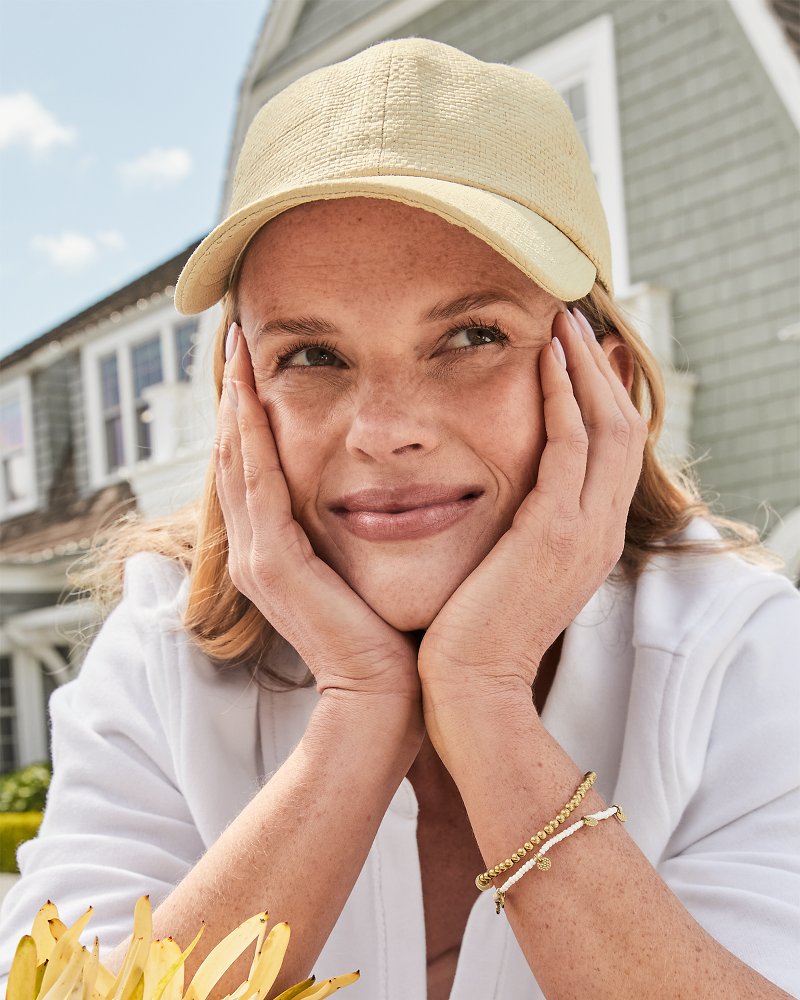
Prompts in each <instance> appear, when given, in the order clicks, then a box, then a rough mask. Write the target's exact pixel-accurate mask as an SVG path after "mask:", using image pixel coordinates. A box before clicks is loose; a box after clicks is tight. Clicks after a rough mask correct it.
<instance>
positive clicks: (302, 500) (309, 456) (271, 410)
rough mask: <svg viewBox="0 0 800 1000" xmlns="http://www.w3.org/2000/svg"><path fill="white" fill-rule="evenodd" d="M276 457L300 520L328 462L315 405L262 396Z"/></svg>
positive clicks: (313, 495)
mask: <svg viewBox="0 0 800 1000" xmlns="http://www.w3.org/2000/svg"><path fill="white" fill-rule="evenodd" d="M259 397H260V398H261V402H262V405H264V407H265V409H266V411H267V413H268V415H269V419H270V425H271V427H272V433H273V436H274V438H275V445H276V447H277V449H278V458H279V459H280V463H281V468H282V470H283V474H284V477H285V479H286V485H287V486H288V488H289V496H290V497H291V501H292V513H293V514H294V516H295V518H297V520H299V521H300V522H301V523H302V521H303V511H304V510H305V509H306V508H307V507H308V505H309V503H312V504H313V502H314V500H315V498H316V495H317V491H318V489H319V484H320V481H321V478H322V471H323V468H324V466H325V464H326V461H327V451H326V442H327V441H328V439H329V438H328V435H327V434H326V433H325V427H324V416H323V415H322V414H321V413H320V412H319V408H318V407H314V406H312V405H305V406H303V405H298V402H299V401H298V400H297V399H292V398H288V399H287V398H283V397H276V398H273V399H269V398H267V399H265V398H264V397H263V396H262V394H261V393H260V392H259Z"/></svg>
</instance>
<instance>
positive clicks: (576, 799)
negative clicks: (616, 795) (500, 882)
mask: <svg viewBox="0 0 800 1000" xmlns="http://www.w3.org/2000/svg"><path fill="white" fill-rule="evenodd" d="M596 778H597V775H596V774H595V773H594V771H587V772H586V774H584V776H583V781H582V782H581V783H580V784H579V785H578V787H577V788H576V789H575V794H574V795H573V796H572V798H571V799H570V800H569V802H567V804H566V805H565V806H564V808H563V809H562V810H561V812H560V813H559V814H558V815H557V816H556V817H555V818H554V819H551V820H550V822H549V823H545V825H544V828H543V829H541V830H539V832H538V833H537V834H536V836H535V837H531V839H530V840H526V841H525V843H524V844H523V845H522V847H520V848H518V849H517V850H516V851H514V853H513V854H512V855H511V857H510V858H506V860H505V861H501V862H500V864H499V865H495V866H494V868H489V869H488V871H485V872H482V873H481V874H480V875H478V876H477V877H476V879H475V885H477V887H478V888H479V889H480V890H481V892H485V891H486V890H487V889H491V888H492V879H493V878H497V876H498V875H502V874H503V872H505V871H508V869H509V868H511V867H512V866H513V865H514V864H516V862H517V861H519V860H520V859H522V858H524V857H525V855H526V854H527V853H528V852H529V851H533V850H535V849H536V847H538V845H539V844H541V843H542V841H543V840H544V839H545V838H546V837H547V836H549V835H550V834H551V833H552V832H553V831H554V830H555V829H556V828H557V827H558V826H560V825H561V823H563V822H564V821H565V820H566V818H567V817H568V816H569V814H570V813H571V812H572V810H573V809H575V808H577V806H578V805H579V804H580V802H581V801H582V800H583V798H584V796H585V795H586V793H587V792H588V791H589V789H590V788H591V787H592V785H593V784H594V782H595V779H596Z"/></svg>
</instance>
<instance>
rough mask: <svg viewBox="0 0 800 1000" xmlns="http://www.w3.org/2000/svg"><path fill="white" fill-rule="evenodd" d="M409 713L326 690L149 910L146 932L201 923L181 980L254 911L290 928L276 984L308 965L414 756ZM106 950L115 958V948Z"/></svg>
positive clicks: (294, 978) (234, 979)
mask: <svg viewBox="0 0 800 1000" xmlns="http://www.w3.org/2000/svg"><path fill="white" fill-rule="evenodd" d="M415 712H416V714H417V716H418V714H419V710H418V709H416V708H414V707H413V706H411V704H410V703H409V707H408V709H407V710H406V709H405V708H404V707H402V706H398V704H396V703H395V702H392V703H391V704H389V703H388V700H387V699H382V698H379V697H374V698H373V697H358V698H356V697H347V698H342V697H341V696H339V695H333V696H331V697H328V696H327V695H325V696H323V698H322V699H321V700H320V702H319V704H318V705H317V707H316V709H315V711H314V713H313V715H312V717H311V719H310V721H309V725H308V728H307V730H306V732H305V734H304V736H303V738H302V740H301V741H300V743H299V744H298V746H297V747H296V748H295V750H294V752H293V753H292V754H291V756H290V757H289V758H288V759H287V760H286V761H285V763H284V764H283V765H282V767H281V768H280V769H279V770H278V771H277V772H276V773H275V774H274V775H273V776H272V778H270V780H269V781H268V783H267V784H266V785H265V786H264V787H263V788H262V789H261V790H260V791H259V792H258V793H257V794H256V795H255V796H254V798H253V799H252V800H251V802H250V803H249V804H248V805H247V807H246V808H245V809H244V810H243V811H242V812H241V813H240V814H239V816H237V817H236V819H235V820H234V821H233V822H232V823H231V824H230V826H228V827H227V829H226V830H225V831H224V832H223V834H222V835H221V836H220V837H219V839H218V840H217V841H216V842H215V843H214V844H213V845H212V846H211V847H210V848H209V850H208V851H207V852H206V854H205V855H204V856H203V857H202V858H201V859H200V860H199V861H198V863H197V864H196V865H195V867H194V868H193V869H192V870H191V871H190V872H189V874H188V875H187V876H186V877H185V878H184V879H183V880H182V881H181V883H180V884H179V885H178V886H177V887H176V888H175V890H174V891H173V892H172V893H171V894H170V895H169V896H168V897H167V899H166V900H164V902H163V903H162V904H161V906H159V907H158V909H157V910H156V911H155V913H154V918H153V930H154V934H155V936H156V937H160V938H163V937H166V936H168V935H171V936H172V937H173V938H174V939H175V940H176V941H177V942H178V943H179V944H180V945H181V946H182V947H184V948H185V947H186V946H187V945H188V944H189V942H190V941H191V940H192V938H193V937H194V935H195V933H196V932H197V930H198V928H199V927H200V923H201V921H204V922H205V931H204V933H203V935H202V937H201V939H200V941H199V943H198V945H197V947H196V948H195V950H194V951H193V952H192V954H191V956H190V957H189V959H188V960H187V963H186V982H187V983H188V982H189V980H190V978H191V976H192V975H193V973H194V971H195V969H196V968H197V966H198V965H199V964H200V961H202V959H203V958H204V957H205V956H206V955H207V954H208V952H209V951H210V950H211V949H212V948H213V947H214V945H216V944H217V943H218V942H219V941H220V940H221V939H222V938H223V937H224V936H225V935H226V934H227V933H228V932H229V931H231V930H232V929H233V928H234V927H236V926H237V925H238V924H240V923H241V922H242V921H243V920H245V919H246V918H248V917H250V916H252V915H253V914H254V913H257V912H259V911H261V910H267V911H269V926H270V927H272V926H274V925H275V924H276V923H278V922H280V921H284V920H285V921H287V922H288V923H289V925H290V927H291V929H292V932H293V933H292V939H291V943H290V945H289V949H288V952H287V954H286V958H285V961H284V965H283V968H282V971H281V974H280V976H279V978H278V980H277V982H276V985H275V989H274V991H273V992H274V993H276V994H277V992H280V990H281V989H285V988H286V987H287V986H289V985H292V984H293V983H295V982H299V981H300V980H302V979H304V978H306V977H307V976H308V975H310V974H311V971H312V966H313V964H314V962H315V961H316V959H317V957H318V955H319V953H320V951H321V949H322V947H323V945H324V944H325V941H326V940H327V938H328V936H329V935H330V933H331V930H332V928H333V926H334V924H335V923H336V921H337V919H338V917H339V914H340V913H341V910H342V908H343V907H344V904H345V902H346V901H347V898H348V896H349V895H350V892H351V890H352V888H353V885H354V884H355V881H356V879H357V878H358V875H359V873H360V871H361V869H362V867H363V865H364V861H365V859H366V856H367V854H368V852H369V849H370V847H371V845H372V842H373V840H374V838H375V834H376V832H377V829H378V826H379V825H380V822H381V820H382V818H383V816H384V814H385V812H386V809H387V807H388V805H389V802H390V801H391V799H392V797H393V795H394V793H395V791H396V789H397V787H398V785H399V784H400V781H401V780H402V778H403V776H404V775H405V774H406V772H407V770H408V768H409V767H410V766H411V763H412V762H413V760H414V757H415V756H416V753H417V750H418V746H419V739H418V733H419V732H420V727H419V724H417V725H415V723H414V713H415ZM419 738H421V737H419ZM365 761H368V766H365ZM114 957H115V959H116V960H117V964H119V963H121V958H120V955H119V950H118V952H117V953H115V956H114ZM366 957H367V956H365V958H366ZM251 958H252V948H250V949H248V950H247V952H246V953H245V955H244V956H243V957H242V958H241V959H240V960H239V961H238V962H237V963H236V965H234V966H233V970H232V972H231V973H229V974H228V975H227V976H226V977H225V978H224V979H223V980H222V983H221V992H220V991H216V992H219V995H224V994H225V993H226V992H231V991H233V989H235V988H236V987H237V986H238V985H239V984H240V983H241V982H242V981H243V980H244V979H245V977H246V975H247V972H248V970H249V964H250V960H251ZM330 971H331V974H338V973H344V972H351V971H353V970H351V969H335V970H330ZM278 987H280V989H278Z"/></svg>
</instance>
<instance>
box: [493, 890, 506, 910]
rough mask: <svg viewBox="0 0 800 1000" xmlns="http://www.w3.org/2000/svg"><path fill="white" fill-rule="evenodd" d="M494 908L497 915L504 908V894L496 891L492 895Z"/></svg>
mask: <svg viewBox="0 0 800 1000" xmlns="http://www.w3.org/2000/svg"><path fill="white" fill-rule="evenodd" d="M494 901H495V908H496V910H497V912H498V913H499V912H500V911H501V910H504V909H505V908H506V894H505V893H504V892H500V890H499V889H498V890H497V892H495V894H494Z"/></svg>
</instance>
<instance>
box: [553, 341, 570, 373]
mask: <svg viewBox="0 0 800 1000" xmlns="http://www.w3.org/2000/svg"><path fill="white" fill-rule="evenodd" d="M550 343H551V344H552V345H553V354H555V356H556V360H557V361H558V363H559V364H560V365H561V367H562V368H566V367H567V359H566V358H565V357H564V348H563V347H562V346H561V341H560V340H559V339H558V337H553V339H552V340H551V341H550Z"/></svg>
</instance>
